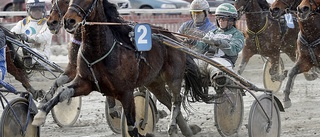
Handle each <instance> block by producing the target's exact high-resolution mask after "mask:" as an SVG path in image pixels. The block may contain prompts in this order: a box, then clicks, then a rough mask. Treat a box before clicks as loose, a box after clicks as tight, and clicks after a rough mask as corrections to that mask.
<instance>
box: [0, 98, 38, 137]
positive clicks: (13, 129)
mask: <svg viewBox="0 0 320 137" xmlns="http://www.w3.org/2000/svg"><path fill="white" fill-rule="evenodd" d="M8 105H10V106H11V107H9V106H7V107H5V109H4V110H3V112H2V115H1V120H0V137H40V128H39V127H36V126H33V125H31V123H32V120H33V117H34V114H30V115H29V116H30V117H28V109H29V102H28V100H27V99H25V98H16V99H13V100H12V101H10V102H9V104H8ZM14 114H16V116H17V117H16V116H15V115H14ZM28 119H29V120H30V121H29V123H28V125H27V129H26V132H25V135H23V134H22V133H23V132H22V131H23V128H25V126H26V123H27V120H28ZM19 121H20V122H19Z"/></svg>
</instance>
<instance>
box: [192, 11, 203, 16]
mask: <svg viewBox="0 0 320 137" xmlns="http://www.w3.org/2000/svg"><path fill="white" fill-rule="evenodd" d="M191 14H192V15H200V14H203V11H191Z"/></svg>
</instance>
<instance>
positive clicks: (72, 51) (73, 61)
mask: <svg viewBox="0 0 320 137" xmlns="http://www.w3.org/2000/svg"><path fill="white" fill-rule="evenodd" d="M79 48H80V46H79V45H77V44H75V43H71V44H69V49H68V56H69V63H68V64H67V67H66V69H65V70H64V73H63V74H62V75H61V76H60V77H59V78H57V79H56V80H55V81H54V83H53V85H52V86H51V87H50V90H49V91H48V92H47V93H46V95H45V97H44V99H43V100H41V101H40V106H41V104H44V103H46V102H47V101H48V100H50V99H51V98H52V97H53V95H54V94H55V92H56V90H57V89H58V87H60V86H61V85H63V84H65V83H69V82H70V81H71V80H73V79H74V77H75V76H76V71H75V70H76V68H77V56H78V51H79Z"/></svg>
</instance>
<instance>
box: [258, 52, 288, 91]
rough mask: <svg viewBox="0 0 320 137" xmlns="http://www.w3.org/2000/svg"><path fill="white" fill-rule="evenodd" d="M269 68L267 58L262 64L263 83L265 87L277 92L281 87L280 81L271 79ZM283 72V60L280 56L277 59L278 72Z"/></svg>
mask: <svg viewBox="0 0 320 137" xmlns="http://www.w3.org/2000/svg"><path fill="white" fill-rule="evenodd" d="M270 68H271V63H270V61H269V59H267V61H266V62H265V63H264V65H263V85H264V87H265V88H266V89H269V90H272V91H273V92H278V91H279V90H280V88H281V84H282V81H273V80H271V75H270V73H269V70H270ZM283 73H284V64H283V60H282V58H281V57H280V60H279V74H283Z"/></svg>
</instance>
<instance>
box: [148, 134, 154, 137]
mask: <svg viewBox="0 0 320 137" xmlns="http://www.w3.org/2000/svg"><path fill="white" fill-rule="evenodd" d="M146 137H155V136H154V134H151V133H147V134H146Z"/></svg>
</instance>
